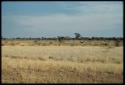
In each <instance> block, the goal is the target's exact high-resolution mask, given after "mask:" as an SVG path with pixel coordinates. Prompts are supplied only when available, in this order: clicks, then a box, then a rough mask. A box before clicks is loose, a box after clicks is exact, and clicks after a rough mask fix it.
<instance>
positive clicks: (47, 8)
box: [2, 1, 123, 37]
mask: <svg viewBox="0 0 125 85" xmlns="http://www.w3.org/2000/svg"><path fill="white" fill-rule="evenodd" d="M75 32H78V33H80V34H81V35H82V36H88V37H91V36H100V37H123V2H121V1H114V2H109V1H107V2H104V1H100V2H95V1H94V2H91V1H88V2H87V1H81V2H80V1H78V2H77V1H74V2H73V1H71V2H70V1H69V2H61V1H59V2H57V1H53V2H45V1H41V2H38V1H37V2H35V1H32V2H31V1H30V2H26V1H24V2H20V1H15V2H14V1H11V2H9V1H6V2H2V36H3V37H42V36H43V37H56V36H74V33H75Z"/></svg>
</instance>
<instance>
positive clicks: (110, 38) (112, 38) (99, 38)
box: [2, 33, 123, 42]
mask: <svg viewBox="0 0 125 85" xmlns="http://www.w3.org/2000/svg"><path fill="white" fill-rule="evenodd" d="M74 35H75V37H70V36H57V37H49V38H46V37H41V38H32V37H23V38H21V37H17V38H4V37H2V39H3V40H8V39H11V40H58V41H60V42H62V41H63V40H123V38H122V37H82V36H81V34H80V33H74Z"/></svg>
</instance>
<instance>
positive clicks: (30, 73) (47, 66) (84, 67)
mask: <svg viewBox="0 0 125 85" xmlns="http://www.w3.org/2000/svg"><path fill="white" fill-rule="evenodd" d="M2 83H123V47H99V46H84V47H82V46H73V47H72V46H2Z"/></svg>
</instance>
